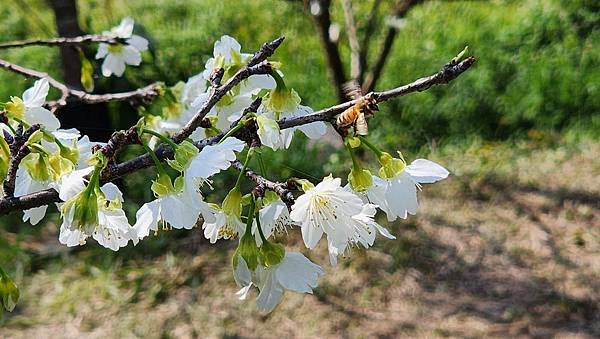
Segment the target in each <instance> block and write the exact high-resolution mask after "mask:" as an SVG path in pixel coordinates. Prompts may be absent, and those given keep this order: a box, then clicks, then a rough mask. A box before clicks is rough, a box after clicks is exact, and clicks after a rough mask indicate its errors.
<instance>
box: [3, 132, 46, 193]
mask: <svg viewBox="0 0 600 339" xmlns="http://www.w3.org/2000/svg"><path fill="white" fill-rule="evenodd" d="M39 129H40V125H33V126H31V127H29V128H28V129H27V130H26V131H25V132H23V126H22V125H19V128H18V129H17V134H15V135H13V136H10V145H9V147H10V162H9V164H8V172H7V174H6V178H5V180H4V197H5V198H8V197H13V196H14V194H15V182H16V180H17V170H18V169H19V164H20V163H21V161H22V160H23V158H25V157H26V156H27V154H29V147H27V140H29V137H31V135H32V134H33V132H35V131H37V130H39ZM5 133H6V131H5ZM7 137H8V135H5V139H9V138H7Z"/></svg>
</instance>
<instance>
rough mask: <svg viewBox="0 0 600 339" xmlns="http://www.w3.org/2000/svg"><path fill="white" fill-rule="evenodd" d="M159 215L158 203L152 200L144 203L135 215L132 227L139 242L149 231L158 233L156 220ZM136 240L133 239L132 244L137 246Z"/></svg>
mask: <svg viewBox="0 0 600 339" xmlns="http://www.w3.org/2000/svg"><path fill="white" fill-rule="evenodd" d="M159 215H160V201H158V200H154V201H152V202H149V203H145V204H144V205H142V207H140V209H139V210H138V211H137V213H136V214H135V218H136V222H135V225H133V228H134V229H135V231H136V233H137V239H139V240H141V239H144V238H145V237H147V236H148V235H149V234H150V230H152V231H158V219H159ZM137 242H138V240H136V238H133V243H134V244H137Z"/></svg>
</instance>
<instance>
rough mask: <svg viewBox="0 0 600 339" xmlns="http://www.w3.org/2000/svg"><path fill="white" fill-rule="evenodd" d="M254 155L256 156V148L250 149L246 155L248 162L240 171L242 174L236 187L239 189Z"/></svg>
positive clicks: (245, 162)
mask: <svg viewBox="0 0 600 339" xmlns="http://www.w3.org/2000/svg"><path fill="white" fill-rule="evenodd" d="M253 154H254V148H253V147H250V149H248V154H246V161H244V166H242V169H241V170H240V174H239V175H238V177H237V180H236V182H235V186H234V187H238V188H239V187H240V182H241V181H242V177H243V176H244V174H245V173H246V168H247V167H248V163H249V162H250V158H252V155H253Z"/></svg>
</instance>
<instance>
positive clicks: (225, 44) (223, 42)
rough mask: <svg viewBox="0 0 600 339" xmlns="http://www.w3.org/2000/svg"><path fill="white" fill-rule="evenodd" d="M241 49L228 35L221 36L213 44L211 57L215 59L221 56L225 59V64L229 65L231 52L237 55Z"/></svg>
mask: <svg viewBox="0 0 600 339" xmlns="http://www.w3.org/2000/svg"><path fill="white" fill-rule="evenodd" d="M241 49H242V46H240V43H239V42H237V41H236V40H235V39H234V38H232V37H230V36H229V35H223V36H222V37H221V39H219V40H218V41H217V42H215V47H214V49H213V56H214V57H215V58H216V57H218V56H219V55H222V56H224V57H225V63H229V62H231V54H232V53H233V52H235V53H239V52H240V50H241Z"/></svg>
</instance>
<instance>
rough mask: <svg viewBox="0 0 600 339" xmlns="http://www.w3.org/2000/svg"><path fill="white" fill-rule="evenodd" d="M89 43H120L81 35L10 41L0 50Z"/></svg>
mask: <svg viewBox="0 0 600 339" xmlns="http://www.w3.org/2000/svg"><path fill="white" fill-rule="evenodd" d="M91 42H104V43H107V44H117V43H120V42H121V41H119V39H115V38H111V37H108V36H104V35H100V34H89V35H81V36H77V37H73V38H65V37H61V38H52V39H29V40H20V41H10V42H4V43H0V49H8V48H21V47H27V46H34V45H37V46H66V45H75V46H78V45H84V44H87V43H91Z"/></svg>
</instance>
